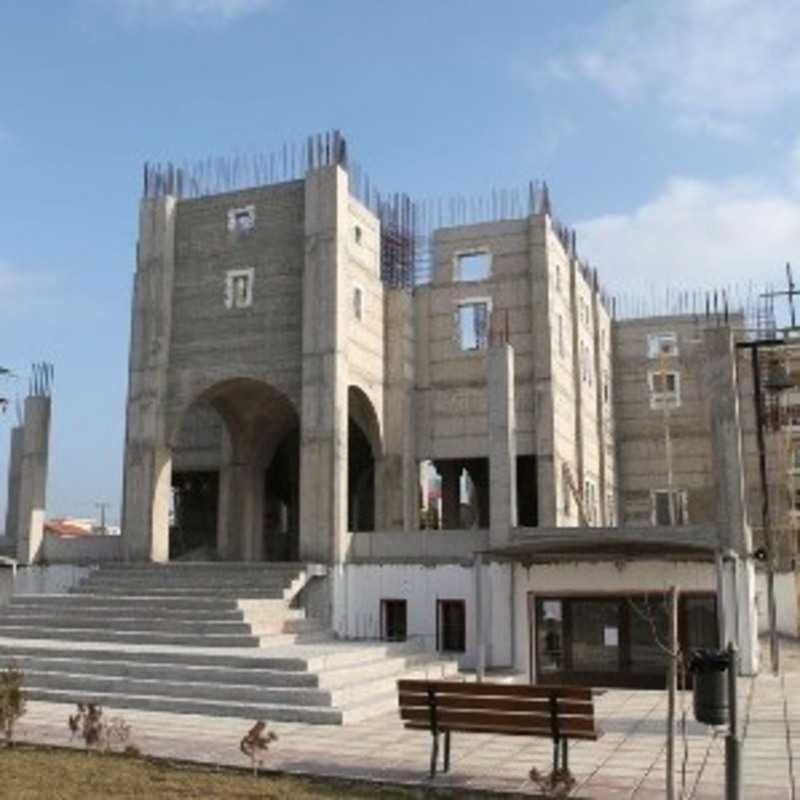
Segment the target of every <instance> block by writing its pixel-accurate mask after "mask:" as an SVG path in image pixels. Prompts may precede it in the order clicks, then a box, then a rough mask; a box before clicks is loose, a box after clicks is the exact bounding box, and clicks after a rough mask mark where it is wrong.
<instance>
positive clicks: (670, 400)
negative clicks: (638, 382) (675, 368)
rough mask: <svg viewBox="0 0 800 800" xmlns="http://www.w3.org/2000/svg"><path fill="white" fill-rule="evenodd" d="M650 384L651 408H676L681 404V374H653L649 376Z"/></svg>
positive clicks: (660, 372) (662, 372)
mask: <svg viewBox="0 0 800 800" xmlns="http://www.w3.org/2000/svg"><path fill="white" fill-rule="evenodd" d="M649 383H650V407H651V408H665V407H672V408H675V407H677V406H679V405H680V404H681V376H680V373H679V372H667V371H657V372H651V373H650V374H649Z"/></svg>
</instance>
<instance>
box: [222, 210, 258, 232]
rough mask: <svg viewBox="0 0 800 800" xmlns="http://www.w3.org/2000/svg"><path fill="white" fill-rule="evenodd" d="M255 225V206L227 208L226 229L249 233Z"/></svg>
mask: <svg viewBox="0 0 800 800" xmlns="http://www.w3.org/2000/svg"><path fill="white" fill-rule="evenodd" d="M255 227H256V207H255V206H245V207H244V208H231V209H229V210H228V231H229V232H230V233H242V234H244V233H250V232H251V231H252V230H253V229H254V228H255Z"/></svg>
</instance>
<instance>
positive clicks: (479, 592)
mask: <svg viewBox="0 0 800 800" xmlns="http://www.w3.org/2000/svg"><path fill="white" fill-rule="evenodd" d="M482 578H483V553H476V554H475V642H476V645H477V648H478V654H477V655H478V660H477V664H476V668H475V679H476V680H477V681H478V682H482V681H483V679H484V677H485V674H486V642H485V641H484V636H485V633H484V625H483V585H482V584H483V580H482Z"/></svg>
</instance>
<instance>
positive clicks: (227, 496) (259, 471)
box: [217, 459, 264, 561]
mask: <svg viewBox="0 0 800 800" xmlns="http://www.w3.org/2000/svg"><path fill="white" fill-rule="evenodd" d="M219 480H220V483H219V492H220V494H219V506H218V508H219V511H218V519H217V552H218V555H219V557H220V558H221V559H223V560H225V561H263V560H264V488H263V484H264V470H263V468H261V467H260V466H258V465H254V464H251V463H247V462H244V461H239V460H236V459H232V460H230V461H227V462H226V463H224V464H223V465H222V467H221V469H220V474H219Z"/></svg>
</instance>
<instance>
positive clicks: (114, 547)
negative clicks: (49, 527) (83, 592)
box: [43, 533, 122, 564]
mask: <svg viewBox="0 0 800 800" xmlns="http://www.w3.org/2000/svg"><path fill="white" fill-rule="evenodd" d="M43 555H44V560H45V561H46V562H47V563H48V564H97V563H100V562H103V561H121V560H122V537H121V536H91V535H87V536H71V537H63V536H56V535H54V534H52V533H47V534H45V537H44V549H43Z"/></svg>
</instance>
